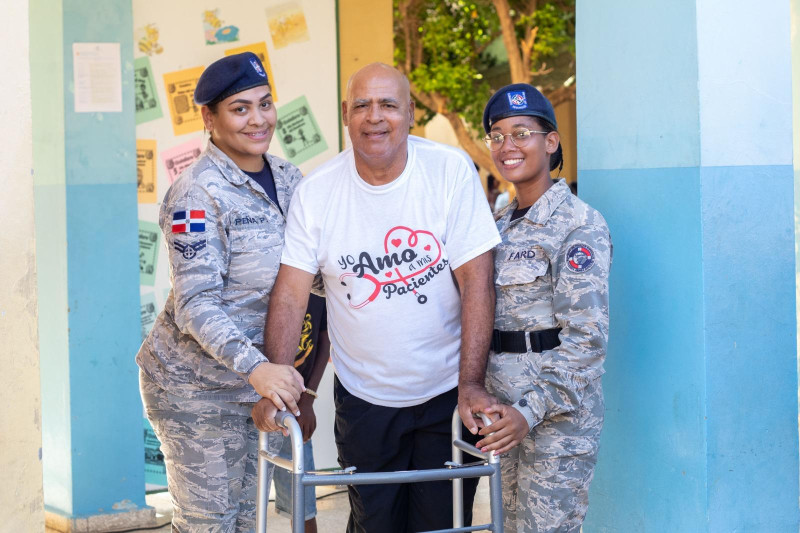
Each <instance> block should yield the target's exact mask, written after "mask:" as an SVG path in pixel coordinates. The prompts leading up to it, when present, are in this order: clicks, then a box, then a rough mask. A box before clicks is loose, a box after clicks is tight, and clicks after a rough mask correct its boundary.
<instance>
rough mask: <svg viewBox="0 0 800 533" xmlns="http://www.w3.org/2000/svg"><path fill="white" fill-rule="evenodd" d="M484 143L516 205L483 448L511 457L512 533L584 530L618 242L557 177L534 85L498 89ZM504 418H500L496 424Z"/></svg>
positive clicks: (501, 260)
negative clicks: (613, 257) (614, 248)
mask: <svg viewBox="0 0 800 533" xmlns="http://www.w3.org/2000/svg"><path fill="white" fill-rule="evenodd" d="M483 126H484V129H485V130H486V134H487V135H486V138H485V141H486V145H487V146H488V147H489V149H490V150H491V153H492V158H493V159H494V163H495V166H496V167H497V170H498V172H500V175H501V176H502V177H503V178H504V179H505V180H507V181H508V182H510V183H512V184H513V185H514V187H515V188H516V192H517V195H516V198H515V199H514V200H512V201H511V203H510V204H509V205H508V206H506V207H505V208H504V209H501V210H500V211H498V212H497V213H495V220H496V222H497V228H498V230H499V231H500V235H501V236H502V239H503V241H502V243H501V244H500V245H499V246H498V247H497V248H496V249H495V253H494V264H495V291H496V296H497V306H496V309H495V328H496V329H495V331H494V335H493V337H492V352H491V353H490V355H489V366H488V369H487V389H488V390H489V392H491V393H492V394H494V395H495V396H496V397H497V398H498V399H499V400H500V402H501V403H500V404H497V405H495V406H491V407H489V408H487V409H486V410H485V412H486V413H487V414H488V415H489V416H490V417H493V418H495V421H494V422H493V423H492V424H491V425H490V426H488V427H484V428H483V429H481V431H480V434H481V435H483V436H484V438H483V439H482V440H481V441H480V442H478V444H477V446H479V447H481V448H482V449H483V450H484V451H489V450H492V451H494V452H496V453H500V454H504V455H503V456H502V458H501V463H502V480H503V503H504V508H505V509H504V511H505V531H507V532H516V533H534V532H536V533H571V532H574V533H577V532H578V531H579V530H580V528H581V524H582V523H583V519H584V517H585V515H586V510H587V507H588V492H589V484H590V483H591V481H592V476H593V475H594V466H595V461H596V460H597V449H598V441H599V439H600V430H601V428H602V425H603V408H604V404H603V391H602V387H601V383H600V376H601V375H602V374H603V361H604V360H605V356H606V344H607V342H608V274H609V270H610V268H611V255H612V246H611V236H610V234H609V230H608V226H607V224H606V221H605V220H604V219H603V216H602V215H601V214H600V213H598V212H597V211H596V210H594V209H592V208H591V207H590V206H589V205H587V204H586V203H585V202H583V201H581V200H580V199H578V198H577V197H576V196H574V195H573V194H572V193H571V192H570V189H569V187H568V186H567V184H566V182H565V181H564V180H563V179H561V180H559V181H556V182H554V181H553V180H552V179H551V177H550V172H551V171H552V170H554V169H556V168H560V167H561V165H562V162H563V158H562V154H561V143H560V141H559V135H558V131H557V127H556V126H557V125H556V118H555V115H554V113H553V107H552V105H550V102H549V101H548V100H547V98H545V97H544V96H543V95H542V94H541V93H540V92H539V91H538V90H536V88H534V87H532V86H530V85H527V84H514V85H509V86H507V87H504V88H502V89H500V90H499V91H497V92H496V93H495V94H494V95H493V96H492V97H491V99H490V100H489V102H488V103H487V104H486V109H485V110H484V114H483ZM497 417H499V419H497Z"/></svg>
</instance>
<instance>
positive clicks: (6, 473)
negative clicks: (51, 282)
mask: <svg viewBox="0 0 800 533" xmlns="http://www.w3.org/2000/svg"><path fill="white" fill-rule="evenodd" d="M4 18H5V21H6V23H7V24H8V27H7V29H6V31H7V32H10V35H7V36H6V39H7V41H6V42H9V43H14V44H13V53H4V54H0V71H1V72H3V73H4V76H3V83H0V102H4V103H5V104H6V105H2V106H0V124H3V125H5V126H8V127H4V128H0V183H1V184H2V194H0V227H3V228H4V231H3V232H0V339H2V349H0V368H2V369H3V371H2V372H0V472H2V473H3V479H4V480H5V481H4V482H3V483H2V484H0V502H2V505H0V529H2V530H3V531H43V530H44V508H43V500H42V464H41V442H42V435H41V414H40V413H41V411H40V408H39V406H40V401H39V345H38V340H37V337H38V333H37V332H38V328H37V304H36V261H35V257H36V255H35V251H34V217H33V176H32V175H31V168H32V166H33V162H32V159H33V137H32V133H31V130H32V126H31V92H30V66H29V62H28V1H27V0H24V1H19V2H10V3H8V4H7V5H6V7H5V8H4ZM9 52H10V49H9Z"/></svg>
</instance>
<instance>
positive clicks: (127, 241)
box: [32, 0, 145, 517]
mask: <svg viewBox="0 0 800 533" xmlns="http://www.w3.org/2000/svg"><path fill="white" fill-rule="evenodd" d="M32 5H33V3H32ZM48 6H49V4H48ZM40 7H43V6H40ZM49 7H52V6H49ZM58 8H61V9H63V14H62V15H60V16H63V19H60V20H59V22H58V23H57V24H56V25H58V26H59V28H58V29H59V30H60V32H61V36H62V40H61V42H59V43H57V46H55V47H54V48H55V49H56V50H57V51H58V52H59V53H60V54H61V59H62V61H63V62H62V63H60V62H58V61H56V62H55V66H54V68H56V69H63V71H62V72H61V73H60V74H61V75H62V76H63V78H61V77H60V76H54V77H47V76H46V75H45V72H46V70H45V69H46V65H41V66H40V68H39V71H38V72H39V73H40V76H39V77H38V78H35V79H34V85H35V86H37V87H38V92H37V91H34V108H37V106H41V107H40V108H41V109H49V108H50V107H53V108H54V109H53V110H52V111H54V112H56V113H60V115H58V114H56V115H55V116H51V117H49V118H50V119H51V120H52V121H53V122H54V123H55V124H60V125H61V127H62V128H63V130H62V131H63V136H61V137H60V138H58V139H56V140H55V142H53V141H52V140H50V141H48V139H47V138H44V137H43V138H41V139H36V140H35V144H36V145H37V146H35V147H34V150H35V153H37V152H36V151H37V150H38V154H39V155H40V156H41V157H39V158H37V159H36V160H35V164H38V165H40V167H41V168H42V169H45V170H46V172H45V175H44V176H42V177H40V178H39V179H40V180H41V181H40V182H38V183H37V185H39V187H38V188H37V193H38V194H37V206H36V208H37V240H38V239H39V238H40V236H41V238H42V240H43V242H45V243H48V244H49V245H50V246H52V247H53V250H55V251H54V252H50V253H49V252H47V251H45V252H44V253H43V254H42V255H40V256H39V260H40V263H43V262H46V261H47V260H48V259H53V260H54V264H55V265H57V266H56V267H55V268H45V270H44V271H43V272H44V274H45V275H44V277H42V276H40V282H39V283H40V294H42V293H44V292H46V291H47V290H48V289H49V288H52V287H58V286H60V287H61V290H62V291H64V293H65V294H64V301H63V302H62V301H61V300H60V297H59V298H51V299H50V301H51V302H53V303H56V304H57V305H55V306H53V308H51V309H49V310H48V311H47V312H46V313H49V315H52V316H51V318H52V319H53V324H52V325H53V326H54V327H57V328H64V327H66V331H62V330H59V331H55V332H48V329H47V326H44V328H40V329H44V331H45V332H44V333H43V342H42V389H43V401H42V403H43V411H44V415H43V420H44V427H43V433H44V435H45V436H44V439H43V440H44V443H45V446H44V454H45V456H46V457H47V458H48V459H46V460H45V463H46V464H48V460H49V464H51V465H52V468H51V469H49V470H48V469H46V471H45V479H44V484H45V503H46V505H47V507H48V508H49V509H50V510H53V511H56V512H59V513H61V514H64V515H67V516H71V517H80V516H88V515H95V514H102V513H113V512H117V511H125V510H129V509H130V507H131V505H134V506H139V507H141V506H144V504H145V502H144V452H143V438H142V427H141V417H142V407H141V401H140V399H139V392H138V378H137V376H138V372H137V368H136V365H135V363H134V360H133V357H134V355H135V353H136V350H137V349H138V347H139V344H140V343H141V336H140V335H141V333H140V314H139V305H138V304H139V271H138V268H137V264H138V233H137V227H138V224H137V219H138V214H137V196H136V139H135V131H136V129H135V119H134V99H133V61H132V58H133V17H132V10H131V8H132V6H131V2H130V1H129V0H108V1H105V2H95V1H89V0H63V1H62V2H60V3H59V6H58ZM55 11H58V10H55ZM44 13H46V12H44ZM44 13H36V14H34V15H33V16H32V21H35V20H36V17H38V18H41V19H48V21H49V22H48V23H49V24H51V25H52V24H53V19H52V18H48V15H47V14H44ZM39 37H40V38H41V39H42V40H45V41H47V40H49V41H52V40H53V38H52V36H46V35H40V36H39ZM74 42H119V43H120V44H121V59H122V100H123V111H122V112H121V113H75V112H74V87H73V70H72V69H73V65H72V43H74ZM51 44H52V43H51ZM51 53H52V50H51ZM33 61H36V60H35V59H34V60H32V62H33ZM50 66H51V68H52V67H53V65H50ZM54 81H63V86H62V87H56V88H55V89H52V84H53V82H54ZM48 84H49V85H50V87H49V89H50V90H49V91H48ZM47 98H59V99H60V100H61V102H60V103H59V105H57V106H50V105H49V104H48V103H45V102H44V100H45V99H47ZM39 118H40V119H41V122H40V123H39V124H38V125H39V127H41V125H42V123H45V124H46V122H45V121H46V120H47V119H48V117H47V116H44V115H43V114H40V115H39ZM51 144H54V145H55V146H51ZM49 157H53V158H60V160H61V161H62V162H63V164H62V165H60V166H59V165H51V166H48V163H47V160H48V158H49ZM59 173H60V175H59ZM48 207H53V208H54V210H53V212H52V213H50V212H48V211H47V208H48ZM51 228H57V229H58V230H60V231H56V232H51V231H50V230H51ZM63 228H66V229H65V230H64V229H63ZM40 249H41V247H40ZM64 282H66V283H64ZM47 298H48V296H46V295H45V300H46V299H47ZM40 301H42V300H40ZM49 315H48V316H49ZM65 340H66V346H67V347H68V351H65V350H64V344H61V345H59V344H58V342H62V343H63V342H64V341H65ZM48 350H52V351H51V352H48ZM48 361H50V362H52V363H53V364H52V365H49V364H47V362H48ZM53 458H58V460H59V461H60V462H61V463H60V464H58V465H56V464H54V461H53Z"/></svg>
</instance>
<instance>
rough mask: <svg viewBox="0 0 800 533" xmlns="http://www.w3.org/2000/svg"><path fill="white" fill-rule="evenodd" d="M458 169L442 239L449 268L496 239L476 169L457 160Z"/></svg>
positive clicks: (474, 255) (489, 246) (476, 254)
mask: <svg viewBox="0 0 800 533" xmlns="http://www.w3.org/2000/svg"><path fill="white" fill-rule="evenodd" d="M458 173H459V177H458V179H457V183H458V185H456V188H455V191H454V192H453V195H452V196H451V198H450V201H449V204H448V205H449V207H448V211H447V226H446V230H445V238H444V239H443V240H444V247H445V249H446V250H447V256H448V258H449V260H450V267H451V268H452V269H453V270H455V269H457V268H458V267H460V266H461V265H463V264H464V263H466V262H467V261H469V260H470V259H474V258H475V257H477V256H479V255H481V254H482V253H484V252H486V251H489V250H491V249H492V248H494V247H495V246H496V245H497V244H498V243H499V242H500V234H499V233H498V232H497V226H496V225H495V223H494V217H492V211H491V209H489V202H488V201H487V200H486V194H484V192H483V186H481V181H480V178H479V177H478V173H477V172H476V171H475V169H474V167H472V165H469V164H467V161H466V160H464V161H461V162H460V163H459V166H458Z"/></svg>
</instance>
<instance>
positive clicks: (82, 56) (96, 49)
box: [72, 43, 122, 113]
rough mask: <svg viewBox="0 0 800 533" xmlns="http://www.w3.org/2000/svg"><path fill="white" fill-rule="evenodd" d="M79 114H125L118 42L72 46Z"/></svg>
mask: <svg viewBox="0 0 800 533" xmlns="http://www.w3.org/2000/svg"><path fill="white" fill-rule="evenodd" d="M72 66H73V76H74V78H73V82H74V84H75V112H76V113H105V112H110V113H119V112H121V111H122V67H121V61H120V48H119V43H72Z"/></svg>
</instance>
